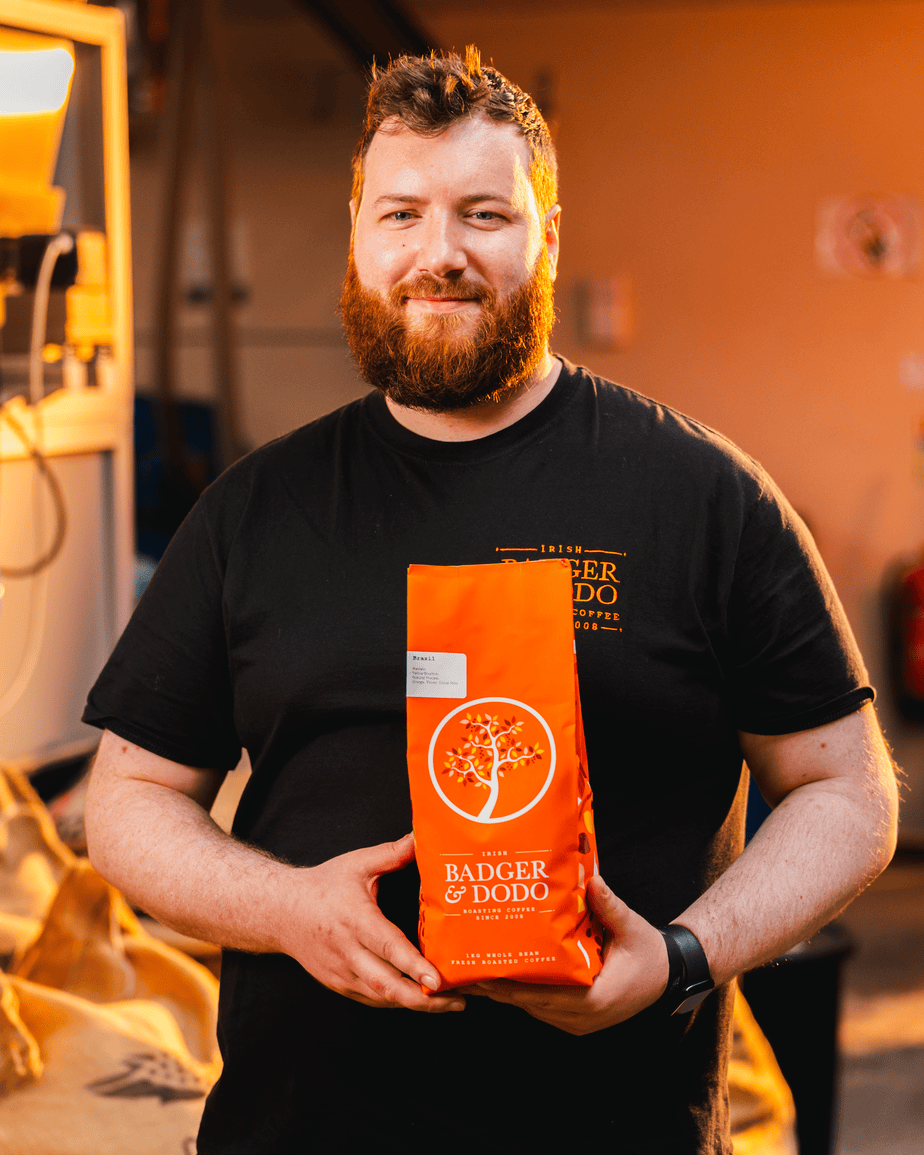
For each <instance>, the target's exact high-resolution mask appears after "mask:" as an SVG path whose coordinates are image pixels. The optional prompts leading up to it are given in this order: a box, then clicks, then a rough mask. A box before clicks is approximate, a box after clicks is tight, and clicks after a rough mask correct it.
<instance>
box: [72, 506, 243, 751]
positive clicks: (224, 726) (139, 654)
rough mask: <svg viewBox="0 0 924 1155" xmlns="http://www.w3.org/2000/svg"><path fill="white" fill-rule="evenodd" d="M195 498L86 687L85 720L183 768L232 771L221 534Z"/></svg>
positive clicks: (235, 746) (235, 742) (234, 740)
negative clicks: (110, 650)
mask: <svg viewBox="0 0 924 1155" xmlns="http://www.w3.org/2000/svg"><path fill="white" fill-rule="evenodd" d="M208 509H209V505H208V502H207V501H206V500H205V499H200V501H199V503H198V504H197V505H196V506H195V507H194V509H193V510H192V512H191V513H190V514H189V516H188V517H187V518H186V520H185V521H184V523H183V525H182V526H181V527H180V529H179V530H178V531H177V533H176V535H175V536H174V538H173V540H172V541H171V543H170V545H169V547H168V549H167V551H166V553H165V554H164V557H163V559H162V560H161V562H160V564H159V565H158V566H157V569H156V570H155V572H154V576H153V577H152V578H151V582H150V584H149V586H148V588H147V590H145V593H144V596H143V597H142V599H141V601H140V602H139V604H138V607H137V608H136V610H135V612H134V614H133V615H132V618H131V620H130V621H129V623H128V625H127V626H126V628H125V632H124V633H123V634H122V637H121V638H120V639H119V642H118V644H117V645H116V648H115V650H114V651H113V653H112V656H111V657H110V659H109V661H108V662H107V664H106V666H105V667H104V668H103V671H102V673H101V674H100V676H99V678H98V680H97V682H96V684H95V685H94V686H93V689H92V690H91V691H90V695H89V699H88V702H87V707H86V710H85V711H84V715H83V720H84V722H86V723H88V724H89V725H91V726H98V727H99V728H100V729H109V730H112V731H113V732H114V733H116V734H118V735H119V736H120V737H122V738H125V739H127V740H128V741H129V742H133V743H135V745H137V746H142V747H143V748H144V749H146V750H150V751H151V752H152V753H153V754H159V755H160V756H161V757H163V758H169V759H170V760H171V761H173V762H180V763H182V764H183V765H188V766H197V767H203V768H208V769H214V770H230V769H233V768H234V766H236V765H237V763H238V761H239V759H240V755H241V743H240V741H239V739H238V736H237V733H236V731H235V726H234V711H233V702H232V691H231V677H230V671H229V664H228V647H227V640H226V631H225V622H224V614H223V598H222V585H223V577H224V568H225V566H224V560H223V557H222V552H223V551H222V549H221V547H220V544H219V543H220V539H221V537H222V535H221V534H220V533H219V532H216V529H215V528H214V527H213V526H212V525H210V523H209V514H208Z"/></svg>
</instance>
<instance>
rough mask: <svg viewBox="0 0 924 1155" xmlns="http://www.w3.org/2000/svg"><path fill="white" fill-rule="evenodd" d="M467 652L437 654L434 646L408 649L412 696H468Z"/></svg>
mask: <svg viewBox="0 0 924 1155" xmlns="http://www.w3.org/2000/svg"><path fill="white" fill-rule="evenodd" d="M466 685H467V682H466V657H465V654H437V653H433V652H432V651H430V650H408V652H407V696H408V697H409V698H464V697H465V695H466Z"/></svg>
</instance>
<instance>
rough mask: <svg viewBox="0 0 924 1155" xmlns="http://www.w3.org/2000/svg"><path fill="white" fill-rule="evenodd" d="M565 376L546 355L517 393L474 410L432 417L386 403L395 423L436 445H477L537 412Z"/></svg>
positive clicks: (386, 401)
mask: <svg viewBox="0 0 924 1155" xmlns="http://www.w3.org/2000/svg"><path fill="white" fill-rule="evenodd" d="M560 372H561V361H559V360H558V358H557V357H553V356H552V355H551V354H550V353H546V355H545V358H544V360H543V362H542V364H541V365H540V366H539V368H538V369H537V370H536V372H535V373H534V374H533V375H532V377H530V378H529V380H528V381H525V382H524V383H523V384H522V385H520V386H519V387H518V388H517V389H516V390H515V391H514V392H512V393H511V394H509V396H505V397H504V398H503V399H502V400H500V401H480V402H479V403H478V404H477V405H473V406H471V408H470V409H458V410H455V411H453V412H452V413H431V412H429V411H428V410H425V409H408V408H406V407H405V406H404V405H396V404H395V403H394V401H392V400H391V399H390V398H389V397H386V398H385V403H386V405H387V406H388V408H389V410H390V411H391V414H392V416H393V417H394V419H395V420H396V421H397V422H398V423H399V424H400V425H403V426H404V428H405V429H410V431H411V432H412V433H418V434H420V436H421V437H429V438H430V439H431V440H432V441H477V440H478V438H479V437H488V436H489V435H490V434H492V433H497V432H499V431H500V430H501V429H506V428H507V426H508V425H514V424H515V423H516V422H517V421H519V420H520V419H521V418H523V417H525V416H526V414H527V413H529V412H530V411H531V410H533V409H535V408H536V406H537V405H538V404H539V403H540V402H541V401H543V400H544V399H545V398H546V397H547V396H548V395H549V393H551V391H552V386H553V385H554V384H555V382H556V381H557V380H558V374H559V373H560Z"/></svg>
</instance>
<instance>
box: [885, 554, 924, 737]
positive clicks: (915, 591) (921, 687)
mask: <svg viewBox="0 0 924 1155" xmlns="http://www.w3.org/2000/svg"><path fill="white" fill-rule="evenodd" d="M894 593H895V598H894V602H893V613H892V623H893V631H894V632H893V650H892V652H893V674H894V678H895V682H896V690H897V691H898V693H897V698H898V704H899V706H900V707H901V709H902V711H903V712H904V713H905V714H906V715H908V716H910V717H913V718H914V719H915V720H920V719H921V718H924V565H921V564H918V565H915V566H913V567H911V568H906V569H903V570H901V571H900V572H899V573H898V574H897V575H896V585H895V588H894Z"/></svg>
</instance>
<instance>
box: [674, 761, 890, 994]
mask: <svg viewBox="0 0 924 1155" xmlns="http://www.w3.org/2000/svg"><path fill="white" fill-rule="evenodd" d="M880 743H881V739H880ZM896 810H897V797H896V789H895V779H894V773H893V768H892V765H891V761H890V759H889V758H888V755H887V754H886V752H885V747H884V745H882V746H881V750H878V751H874V754H873V757H872V758H871V765H870V768H869V772H868V774H866V775H865V776H863V777H859V778H853V779H844V778H835V779H826V780H822V781H814V782H808V783H806V784H804V785H801V786H798V787H796V788H795V789H794V790H792V791H791V792H790V793H789V794H788V795H787V796H786V797H785V798H784V799H783V800H782V801H781V802H780V803H779V805H778V806H777V807H776V809H775V810H773V812H772V813H771V814H770V815H769V816H768V818H767V819H766V821H765V822H764V823H763V825H762V826H761V827H760V829H759V830H758V831H757V833H756V834H755V836H754V837H753V839H752V840H751V842H750V843H749V844H748V846H747V847H746V849H745V851H744V853H743V854H742V855H741V856H740V857H739V858H738V859H737V860H736V861H735V862H734V863H733V864H732V865H731V866H730V867H729V869H728V870H727V871H726V872H725V873H724V874H723V875H722V876H721V878H719V879H718V880H717V881H716V883H715V884H714V885H713V886H712V887H710V889H709V890H708V891H706V893H705V894H703V895H702V897H701V898H699V899H698V900H697V901H696V902H694V903H693V904H692V905H691V906H690V907H689V908H688V909H687V910H685V911H684V912H683V913H682V914H679V915H678V916H677V918H676V920H675V921H676V922H678V923H680V924H681V925H683V926H686V927H688V928H689V929H690V930H692V931H693V933H694V934H695V935H696V936H697V937H698V938H699V940H700V942H701V943H702V945H703V948H704V950H705V952H706V957H707V958H708V959H709V965H710V971H711V973H712V977H713V979H714V980H715V982H716V983H717V984H718V983H721V982H725V981H726V980H727V979H730V978H732V977H734V976H735V975H737V974H740V973H742V972H743V971H746V970H749V969H751V968H752V967H755V966H759V965H761V964H762V963H765V962H768V961H769V960H771V959H773V958H776V957H777V956H778V955H780V954H782V953H784V952H785V951H786V950H788V949H789V948H790V947H792V946H793V945H795V943H797V942H801V941H802V940H803V939H805V938H807V937H809V936H810V935H811V934H813V933H814V932H815V931H816V930H818V929H819V927H821V926H824V925H825V923H827V922H829V921H830V920H831V919H832V918H833V917H834V916H835V915H836V914H837V913H838V912H839V911H841V910H842V909H843V908H844V907H845V906H846V905H847V904H848V903H849V902H850V901H851V900H852V899H853V898H855V897H856V896H857V895H858V894H859V893H860V891H862V890H863V889H864V888H865V887H866V886H867V885H868V884H869V883H870V882H872V880H873V879H874V878H875V877H876V876H877V875H878V874H879V873H880V872H881V871H882V870H883V869H884V868H885V867H886V865H887V864H888V862H889V860H890V859H891V857H892V854H893V853H894V850H895V837H896Z"/></svg>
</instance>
